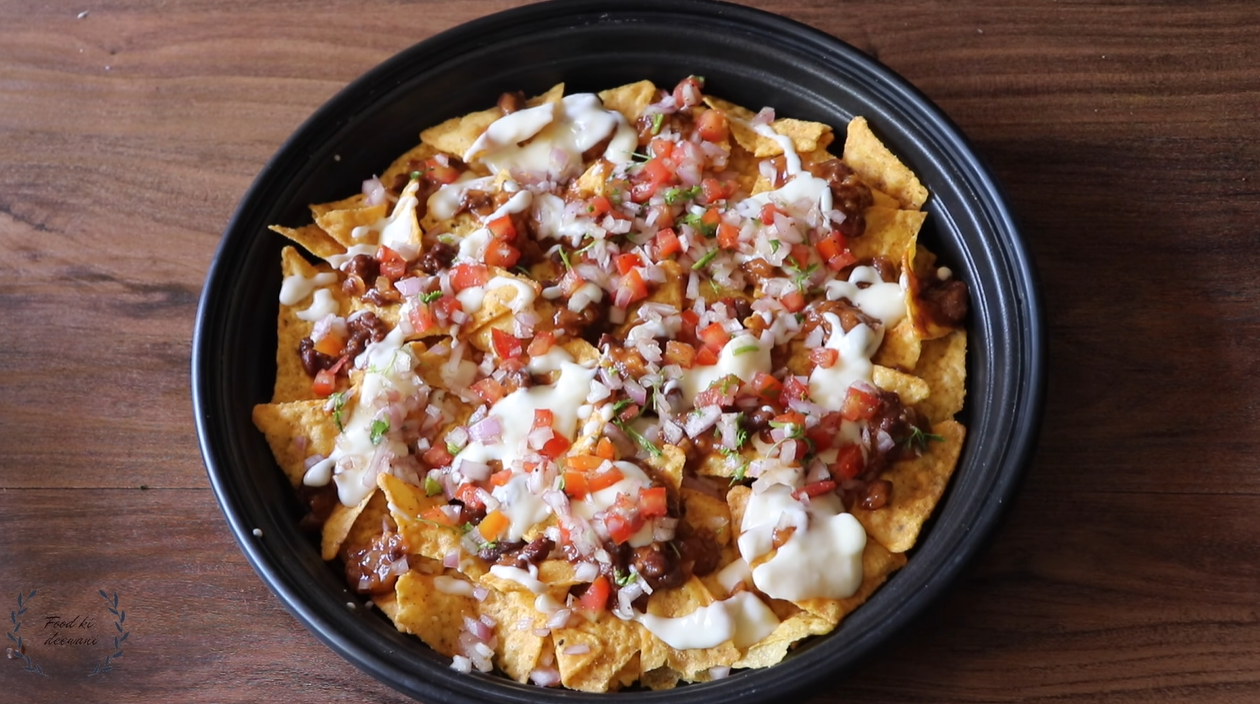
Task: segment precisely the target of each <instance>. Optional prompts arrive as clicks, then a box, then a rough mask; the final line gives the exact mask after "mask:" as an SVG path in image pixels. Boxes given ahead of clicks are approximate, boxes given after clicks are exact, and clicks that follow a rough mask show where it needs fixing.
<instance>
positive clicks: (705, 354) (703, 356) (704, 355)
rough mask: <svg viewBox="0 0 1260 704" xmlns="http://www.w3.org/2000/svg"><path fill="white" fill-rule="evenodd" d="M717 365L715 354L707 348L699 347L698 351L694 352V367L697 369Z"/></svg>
mask: <svg viewBox="0 0 1260 704" xmlns="http://www.w3.org/2000/svg"><path fill="white" fill-rule="evenodd" d="M717 363H718V356H717V352H714V351H713V350H711V349H709V348H708V347H701V348H700V350H699V351H698V352H696V366H697V367H711V366H713V365H714V364H717Z"/></svg>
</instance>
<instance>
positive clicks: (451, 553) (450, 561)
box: [442, 549, 459, 569]
mask: <svg viewBox="0 0 1260 704" xmlns="http://www.w3.org/2000/svg"><path fill="white" fill-rule="evenodd" d="M442 566H443V567H449V568H451V569H455V568H456V567H459V550H458V549H456V550H448V551H447V552H446V554H445V555H443V556H442Z"/></svg>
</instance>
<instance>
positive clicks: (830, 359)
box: [809, 347, 840, 369]
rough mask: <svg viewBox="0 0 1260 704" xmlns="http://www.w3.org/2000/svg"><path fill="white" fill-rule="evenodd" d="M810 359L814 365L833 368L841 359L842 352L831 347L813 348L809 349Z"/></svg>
mask: <svg viewBox="0 0 1260 704" xmlns="http://www.w3.org/2000/svg"><path fill="white" fill-rule="evenodd" d="M809 361H811V362H813V363H814V366H817V367H822V368H823V369H831V368H832V367H834V366H836V362H838V361H840V352H839V351H838V350H833V349H831V348H830V347H819V348H817V349H812V350H810V351H809Z"/></svg>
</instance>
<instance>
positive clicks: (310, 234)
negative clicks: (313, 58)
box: [268, 224, 346, 259]
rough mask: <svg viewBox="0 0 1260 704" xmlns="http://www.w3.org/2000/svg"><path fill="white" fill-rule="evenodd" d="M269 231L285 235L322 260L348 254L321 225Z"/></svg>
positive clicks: (278, 228)
mask: <svg viewBox="0 0 1260 704" xmlns="http://www.w3.org/2000/svg"><path fill="white" fill-rule="evenodd" d="M268 229H269V230H271V231H272V232H278V233H280V234H282V235H284V236H285V237H287V238H289V240H291V241H292V242H294V243H295V244H298V245H301V246H302V248H303V249H305V250H306V251H308V252H310V253H311V254H314V255H315V256H317V257H319V258H320V259H327V258H329V257H331V256H333V255H337V254H345V253H346V248H345V247H344V246H342V244H341V243H340V242H338V241H337V240H335V239H333V238H332V235H329V234H328V233H327V232H324V231H323V230H322V229H321V228H320V226H319V225H314V224H311V225H304V226H302V227H298V228H293V227H281V226H280V225H272V226H271V227H269V228H268Z"/></svg>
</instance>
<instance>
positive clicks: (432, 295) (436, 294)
mask: <svg viewBox="0 0 1260 704" xmlns="http://www.w3.org/2000/svg"><path fill="white" fill-rule="evenodd" d="M441 297H442V291H441V289H438V290H437V291H429V292H428V293H426V294H424V295H422V296H420V301H421V302H422V303H432V302H434V301H436V300H437V299H439V298H441Z"/></svg>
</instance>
